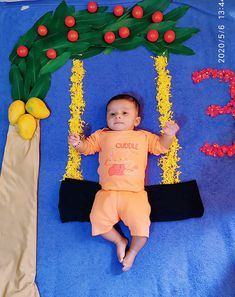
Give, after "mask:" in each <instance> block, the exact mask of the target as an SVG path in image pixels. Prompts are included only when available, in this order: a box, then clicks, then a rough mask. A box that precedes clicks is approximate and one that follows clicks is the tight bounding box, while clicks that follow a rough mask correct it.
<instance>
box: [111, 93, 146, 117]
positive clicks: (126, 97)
mask: <svg viewBox="0 0 235 297" xmlns="http://www.w3.org/2000/svg"><path fill="white" fill-rule="evenodd" d="M115 100H128V101H130V102H133V103H134V105H135V107H136V109H137V112H138V116H139V115H140V103H139V101H138V100H137V99H136V98H135V97H134V96H132V95H129V94H118V95H116V96H113V97H112V98H111V99H109V101H108V103H107V104H106V111H107V109H108V106H109V104H110V103H111V102H112V101H115Z"/></svg>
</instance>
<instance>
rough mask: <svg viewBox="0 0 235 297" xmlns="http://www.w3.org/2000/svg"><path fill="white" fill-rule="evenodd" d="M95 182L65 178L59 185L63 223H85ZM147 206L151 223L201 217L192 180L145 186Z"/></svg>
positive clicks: (91, 202)
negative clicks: (148, 204) (148, 206)
mask: <svg viewBox="0 0 235 297" xmlns="http://www.w3.org/2000/svg"><path fill="white" fill-rule="evenodd" d="M100 189H101V187H100V185H99V183H97V182H93V181H87V180H77V179H70V178H66V179H65V180H63V181H62V182H61V185H60V193H59V213H60V219H61V221H62V222H63V223H65V222H71V221H79V222H89V221H90V219H89V214H90V211H91V208H92V205H93V201H94V198H95V194H96V193H97V191H99V190H100ZM145 190H146V191H147V193H148V199H149V203H150V205H151V215H150V219H151V221H152V222H163V221H178V220H184V219H189V218H198V217H202V216H203V213H204V207H203V204H202V200H201V197H200V193H199V189H198V186H197V182H196V180H191V181H186V182H180V183H177V184H160V185H150V186H145Z"/></svg>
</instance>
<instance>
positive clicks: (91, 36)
mask: <svg viewBox="0 0 235 297" xmlns="http://www.w3.org/2000/svg"><path fill="white" fill-rule="evenodd" d="M103 36H104V33H103V32H100V31H97V32H96V31H91V32H87V33H82V34H81V35H80V37H79V41H81V42H89V43H90V44H91V45H96V44H98V45H100V44H102V45H104V41H103Z"/></svg>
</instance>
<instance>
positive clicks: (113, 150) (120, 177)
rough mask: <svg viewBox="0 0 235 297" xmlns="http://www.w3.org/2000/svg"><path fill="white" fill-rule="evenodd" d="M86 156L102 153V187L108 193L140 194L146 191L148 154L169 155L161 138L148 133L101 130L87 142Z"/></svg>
mask: <svg viewBox="0 0 235 297" xmlns="http://www.w3.org/2000/svg"><path fill="white" fill-rule="evenodd" d="M84 142H85V143H86V150H85V152H84V153H83V154H84V155H90V154H94V153H96V152H99V168H98V173H99V178H100V181H99V183H100V184H101V186H102V189H104V190H118V191H133V192H139V191H142V190H143V189H144V178H145V170H146V166H147V157H148V153H151V154H154V155H159V154H161V153H165V152H166V151H167V149H166V148H164V147H163V146H161V145H160V142H159V136H158V135H156V134H153V133H150V132H148V131H145V130H128V131H111V130H108V129H100V130H97V131H96V132H94V133H93V134H91V135H90V136H89V137H87V138H86V140H85V141H84Z"/></svg>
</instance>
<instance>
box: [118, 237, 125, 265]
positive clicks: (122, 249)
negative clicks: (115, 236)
mask: <svg viewBox="0 0 235 297" xmlns="http://www.w3.org/2000/svg"><path fill="white" fill-rule="evenodd" d="M127 244H128V240H127V239H126V238H124V237H122V239H121V240H120V241H119V242H117V243H116V246H117V257H118V260H119V262H120V263H122V261H123V259H124V257H125V254H126V247H127Z"/></svg>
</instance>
